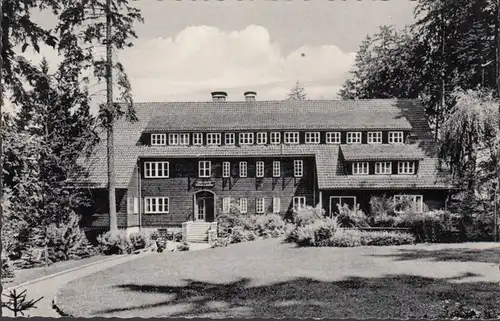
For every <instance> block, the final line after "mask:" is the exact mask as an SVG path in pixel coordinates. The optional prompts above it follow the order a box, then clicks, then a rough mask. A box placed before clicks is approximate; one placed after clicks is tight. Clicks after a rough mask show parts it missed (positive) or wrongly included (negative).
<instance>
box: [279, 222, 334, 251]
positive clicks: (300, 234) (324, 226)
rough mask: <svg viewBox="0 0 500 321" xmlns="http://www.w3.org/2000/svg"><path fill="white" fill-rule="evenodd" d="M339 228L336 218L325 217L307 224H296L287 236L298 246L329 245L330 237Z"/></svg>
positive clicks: (288, 239) (288, 240)
mask: <svg viewBox="0 0 500 321" xmlns="http://www.w3.org/2000/svg"><path fill="white" fill-rule="evenodd" d="M337 228H338V222H337V220H336V219H332V218H323V219H321V220H316V221H314V222H312V223H310V224H307V225H305V226H302V225H296V226H295V228H294V229H293V230H291V231H289V232H288V233H287V235H286V237H285V240H286V241H287V242H293V243H296V244H297V245H298V246H329V239H330V238H331V237H333V235H334V234H335V231H336V230H337Z"/></svg>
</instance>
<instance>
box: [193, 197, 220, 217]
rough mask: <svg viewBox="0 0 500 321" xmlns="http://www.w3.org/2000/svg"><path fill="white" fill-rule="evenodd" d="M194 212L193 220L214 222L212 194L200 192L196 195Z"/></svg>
mask: <svg viewBox="0 0 500 321" xmlns="http://www.w3.org/2000/svg"><path fill="white" fill-rule="evenodd" d="M195 196H196V205H195V206H196V211H195V213H196V214H195V220H197V221H205V222H213V221H214V220H215V213H214V203H215V202H214V200H215V195H214V194H213V193H212V192H208V191H201V192H198V193H196V195H195Z"/></svg>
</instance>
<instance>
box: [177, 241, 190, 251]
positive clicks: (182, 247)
mask: <svg viewBox="0 0 500 321" xmlns="http://www.w3.org/2000/svg"><path fill="white" fill-rule="evenodd" d="M177 251H189V244H187V243H181V244H179V245H177Z"/></svg>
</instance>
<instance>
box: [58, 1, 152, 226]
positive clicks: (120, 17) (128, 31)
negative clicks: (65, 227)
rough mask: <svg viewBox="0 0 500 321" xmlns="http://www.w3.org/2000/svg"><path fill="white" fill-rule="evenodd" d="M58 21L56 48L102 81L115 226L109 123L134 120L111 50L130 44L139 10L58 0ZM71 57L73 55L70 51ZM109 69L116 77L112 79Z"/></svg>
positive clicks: (125, 84)
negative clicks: (102, 50) (98, 51)
mask: <svg viewBox="0 0 500 321" xmlns="http://www.w3.org/2000/svg"><path fill="white" fill-rule="evenodd" d="M61 2H62V7H63V9H62V11H61V14H60V16H59V17H60V24H59V26H58V28H57V30H58V32H59V34H60V38H61V42H65V43H68V45H67V46H65V47H62V48H61V49H60V50H61V51H63V52H75V51H76V52H78V53H79V56H78V57H77V58H76V60H77V61H78V63H79V64H81V66H82V67H83V68H84V69H90V70H91V71H93V74H94V75H95V76H96V77H97V78H98V80H99V81H101V80H105V81H106V87H107V88H106V91H107V101H106V103H105V104H101V105H100V109H99V120H100V124H101V126H102V127H103V128H104V129H105V131H106V134H107V135H106V144H107V158H108V195H109V217H110V230H111V231H112V232H113V233H114V232H116V231H117V230H118V225H117V224H118V223H117V217H116V201H115V171H114V143H113V124H114V122H115V120H116V119H118V118H120V117H122V116H125V117H126V119H127V120H128V121H135V120H136V116H135V111H134V108H133V100H132V94H131V86H130V82H129V80H128V77H127V75H126V73H125V70H124V67H123V65H122V64H121V63H120V62H116V63H114V62H113V60H114V59H113V56H112V52H113V50H122V49H124V48H126V47H130V46H132V43H131V39H133V38H136V33H135V31H134V29H133V25H134V23H136V22H141V21H142V16H141V14H140V11H139V10H138V9H137V8H135V7H134V6H133V5H132V2H133V1H132V0H88V1H82V2H79V3H75V1H73V0H62V1H61ZM85 44H92V46H105V47H106V57H104V58H99V57H96V56H95V55H94V54H93V51H92V47H90V48H89V47H87V49H83V48H86V46H85ZM72 56H73V57H74V56H75V55H72ZM113 72H116V74H117V77H116V78H117V81H116V83H114V81H113V79H114V78H113ZM114 85H117V87H118V90H119V100H121V101H122V102H123V103H124V104H123V105H125V109H123V106H122V104H119V103H116V102H115V101H114V99H113V87H114Z"/></svg>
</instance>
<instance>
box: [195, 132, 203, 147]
mask: <svg viewBox="0 0 500 321" xmlns="http://www.w3.org/2000/svg"><path fill="white" fill-rule="evenodd" d="M193 145H203V133H193Z"/></svg>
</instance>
